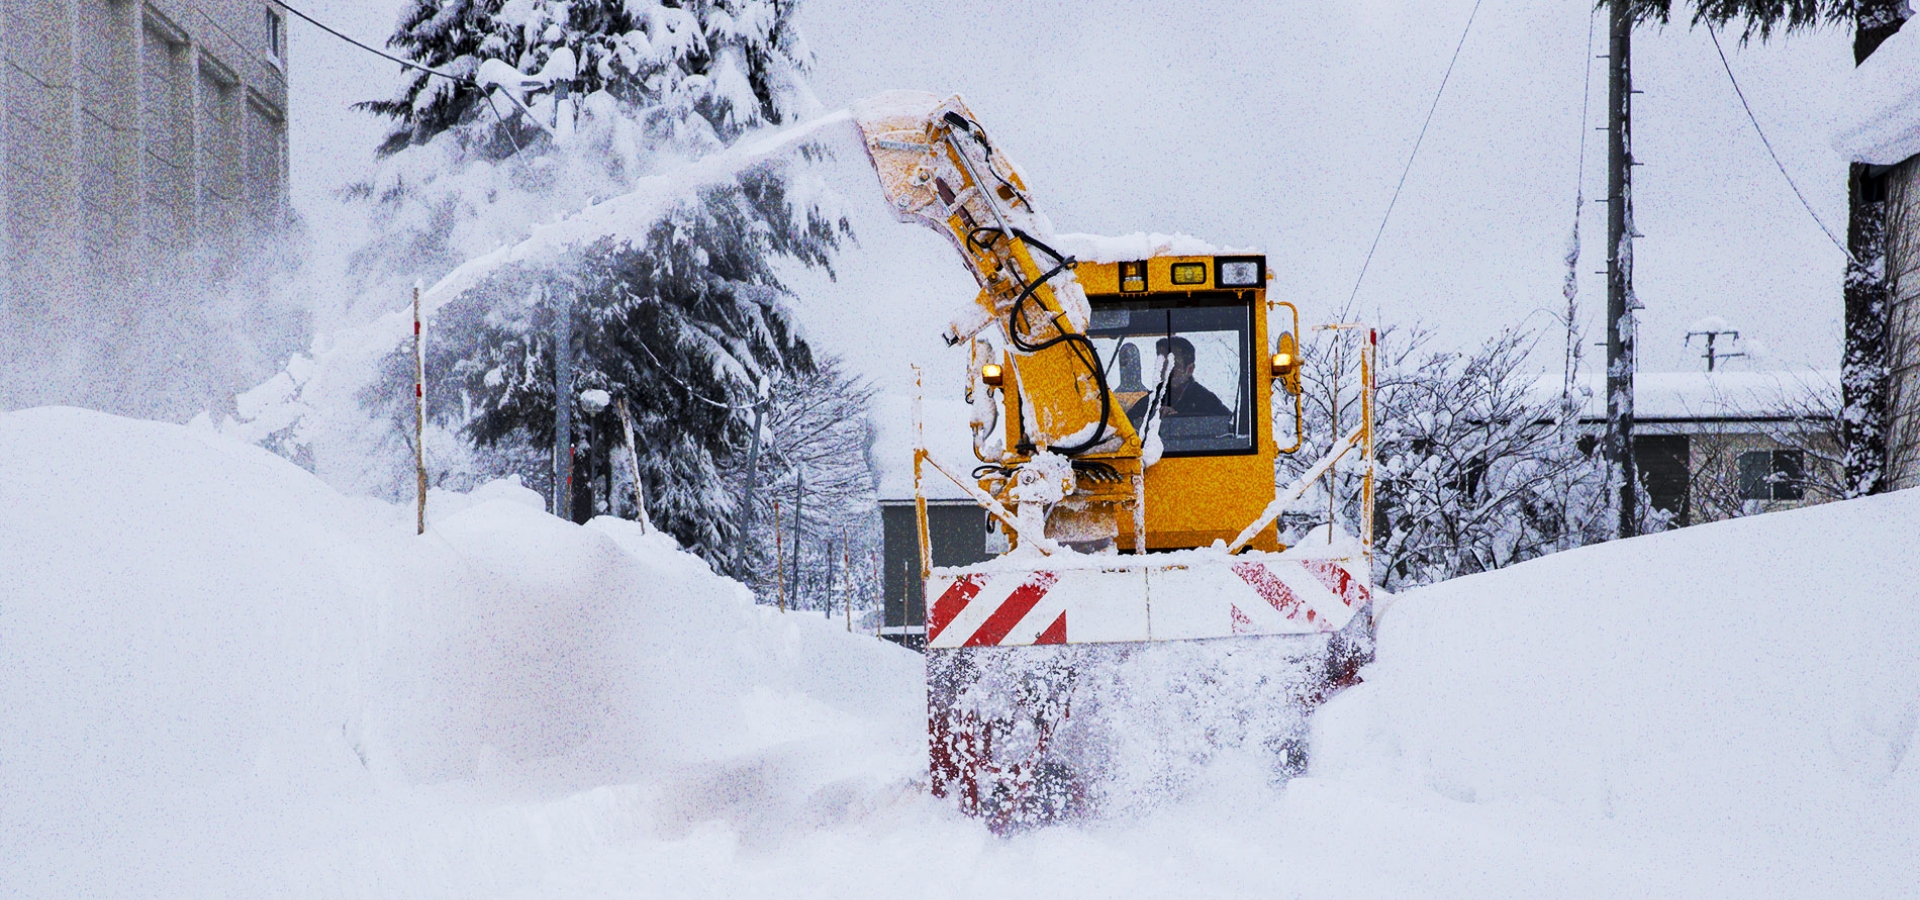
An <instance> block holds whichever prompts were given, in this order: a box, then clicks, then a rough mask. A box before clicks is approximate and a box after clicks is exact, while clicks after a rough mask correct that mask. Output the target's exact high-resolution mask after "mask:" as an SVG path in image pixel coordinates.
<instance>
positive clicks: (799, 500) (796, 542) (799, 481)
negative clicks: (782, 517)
mask: <svg viewBox="0 0 1920 900" xmlns="http://www.w3.org/2000/svg"><path fill="white" fill-rule="evenodd" d="M794 477H795V479H796V480H795V482H794V495H793V583H792V584H789V585H788V586H787V589H788V590H790V591H792V592H793V597H792V598H791V602H789V603H788V604H787V605H788V606H791V607H793V608H794V609H799V608H800V508H801V507H802V506H805V505H806V503H807V470H806V469H801V470H799V471H798V472H796V473H795V476H794Z"/></svg>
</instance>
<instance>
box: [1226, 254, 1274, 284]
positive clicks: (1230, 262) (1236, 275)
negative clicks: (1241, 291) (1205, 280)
mask: <svg viewBox="0 0 1920 900" xmlns="http://www.w3.org/2000/svg"><path fill="white" fill-rule="evenodd" d="M1264 262H1265V260H1263V259H1261V258H1259V257H1252V258H1248V257H1240V258H1238V259H1228V258H1221V259H1219V260H1216V264H1217V265H1218V266H1219V267H1220V286H1221V287H1259V286H1260V281H1261V277H1262V275H1263V274H1264V273H1263V272H1262V271H1261V270H1262V269H1264V268H1266V267H1265V266H1264V265H1263V263H1264Z"/></svg>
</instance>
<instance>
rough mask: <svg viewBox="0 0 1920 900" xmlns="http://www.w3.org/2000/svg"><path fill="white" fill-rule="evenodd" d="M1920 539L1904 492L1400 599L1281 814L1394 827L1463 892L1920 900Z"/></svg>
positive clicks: (1409, 849)
mask: <svg viewBox="0 0 1920 900" xmlns="http://www.w3.org/2000/svg"><path fill="white" fill-rule="evenodd" d="M1916 518H1920V493H1915V492H1905V493H1901V494H1896V495H1892V496H1884V497H1875V498H1870V499H1867V500H1862V501H1855V502H1850V503H1844V504H1831V505H1826V506H1818V507H1811V508H1807V509H1802V510H1798V511H1794V512H1787V513H1779V514H1774V515H1768V516H1761V517H1754V518H1746V519H1738V520H1733V521H1728V522H1723V523H1717V524H1713V525H1708V526H1701V527H1696V528H1688V529H1683V530H1680V531H1677V532H1671V533H1667V534H1662V535H1659V536H1656V537H1653V538H1646V539H1639V540H1633V541H1625V542H1620V543H1613V544H1606V545H1600V546H1595V547H1589V548H1585V549H1582V550H1576V551H1572V552H1569V553H1564V554H1560V555H1557V556H1551V557H1546V558H1543V559H1540V560H1536V561H1533V562H1529V563H1524V564H1522V565H1519V566H1515V567H1513V568H1510V569H1506V570H1503V571H1499V572H1493V573H1489V574H1485V575H1479V576H1474V577H1471V578H1462V579H1458V580H1456V581H1452V582H1447V583H1442V584H1439V585H1435V586H1433V587H1429V588H1426V589H1423V590H1420V591H1416V592H1413V593H1410V594H1406V595H1403V596H1402V597H1401V598H1400V600H1399V601H1398V603H1397V604H1396V605H1395V606H1394V608H1393V609H1392V611H1391V612H1390V613H1389V614H1388V615H1387V616H1386V618H1385V619H1384V622H1383V625H1382V629H1381V633H1380V640H1379V648H1378V650H1379V661H1378V662H1377V663H1375V664H1374V665H1372V666H1370V667H1369V668H1367V669H1366V670H1365V672H1364V673H1363V674H1364V677H1365V678H1366V682H1367V683H1366V684H1364V685H1362V686H1360V687H1358V688H1356V689H1354V690H1353V691H1350V692H1348V693H1347V694H1345V695H1343V696H1342V697H1340V698H1337V699H1336V700H1334V701H1333V702H1332V703H1331V704H1329V705H1328V706H1327V707H1326V708H1324V709H1323V710H1322V711H1321V712H1320V714H1319V715H1318V716H1317V717H1316V720H1315V741H1314V747H1313V750H1314V754H1315V759H1314V764H1313V771H1314V773H1315V775H1316V776H1320V778H1316V779H1314V781H1315V782H1316V783H1312V784H1308V783H1298V782H1297V783H1296V784H1295V785H1294V788H1293V790H1291V791H1290V792H1289V793H1290V796H1289V800H1290V802H1291V805H1292V806H1293V807H1294V808H1295V809H1296V810H1298V811H1303V812H1306V813H1307V815H1308V816H1309V817H1310V819H1311V820H1313V821H1318V822H1322V823H1326V824H1327V825H1328V827H1329V828H1333V829H1336V831H1335V832H1333V833H1340V832H1341V831H1344V830H1345V829H1346V828H1347V827H1350V825H1351V824H1352V822H1351V821H1350V820H1352V819H1354V818H1356V817H1363V816H1366V815H1372V814H1379V813H1380V812H1382V811H1381V810H1378V809H1376V812H1375V813H1366V812H1364V811H1363V810H1364V809H1365V808H1366V807H1367V806H1369V805H1377V804H1380V803H1383V802H1386V803H1392V804H1394V805H1398V806H1403V807H1406V808H1404V809H1401V810H1398V811H1395V812H1393V814H1392V815H1391V816H1390V818H1391V819H1393V820H1394V821H1392V822H1381V823H1380V824H1381V826H1383V827H1382V830H1381V831H1380V832H1378V833H1377V835H1378V836H1377V838H1376V842H1375V849H1376V850H1377V851H1378V853H1379V855H1380V856H1381V857H1382V858H1385V859H1389V860H1395V861H1396V862H1395V863H1394V864H1393V865H1391V866H1389V867H1388V871H1389V872H1391V871H1393V870H1395V869H1406V868H1409V867H1413V868H1417V869H1419V870H1420V871H1419V872H1418V875H1419V877H1420V878H1421V879H1422V880H1426V881H1428V882H1429V883H1432V882H1433V881H1434V880H1438V881H1440V882H1443V883H1447V884H1450V885H1451V886H1452V887H1453V890H1452V891H1447V892H1445V893H1453V894H1454V895H1456V896H1468V895H1471V894H1473V893H1474V892H1475V890H1477V889H1480V888H1489V887H1493V886H1494V885H1495V884H1497V883H1498V880H1497V879H1496V880H1495V881H1494V882H1493V883H1492V884H1490V883H1489V881H1488V879H1489V878H1491V877H1493V876H1492V874H1491V873H1489V872H1485V871H1481V872H1473V871H1471V870H1472V869H1473V868H1474V867H1475V866H1477V865H1482V864H1490V865H1506V866H1514V865H1521V866H1528V867H1532V868H1534V869H1535V875H1536V876H1538V877H1540V878H1541V881H1540V882H1539V884H1538V889H1537V890H1535V891H1532V894H1533V895H1536V896H1548V895H1559V894H1562V893H1593V894H1606V893H1608V891H1606V890H1597V889H1596V887H1595V886H1596V885H1611V886H1612V887H1613V888H1614V890H1612V891H1611V893H1612V894H1613V895H1621V894H1644V893H1653V894H1660V895H1665V896H1739V897H1771V896H1782V897H1790V896H1805V895H1807V894H1808V893H1810V892H1811V893H1819V894H1824V895H1830V896H1873V897H1886V896H1895V895H1897V894H1899V893H1900V892H1902V891H1906V890H1910V889H1911V885H1912V865H1913V861H1914V860H1915V859H1916V858H1920V753H1917V752H1916V748H1915V736H1916V735H1915V724H1916V720H1917V719H1920V657H1916V656H1915V654H1914V648H1915V647H1917V646H1920V605H1916V604H1915V603H1914V602H1913V599H1914V589H1913V584H1914V580H1915V575H1916V567H1915V565H1914V563H1913V561H1912V560H1913V557H1912V554H1911V548H1910V547H1909V544H1910V540H1909V537H1908V535H1909V534H1910V531H1911V524H1912V523H1913V522H1914V521H1915V520H1916ZM1321 778H1324V779H1326V781H1325V782H1324V783H1318V782H1320V779H1321ZM1324 804H1333V806H1331V807H1328V806H1325V805H1324ZM1336 810H1341V811H1336ZM1341 820H1349V821H1346V822H1342V821H1341ZM1422 820H1426V821H1425V822H1424V823H1423V822H1422ZM1448 821H1451V822H1453V823H1454V824H1455V825H1456V826H1458V827H1459V828H1461V829H1464V831H1463V832H1462V833H1459V834H1456V835H1454V836H1447V835H1443V834H1440V833H1438V832H1437V831H1436V830H1429V829H1430V826H1432V825H1438V824H1441V823H1444V822H1448ZM1302 827H1304V828H1306V829H1307V830H1311V829H1312V828H1313V825H1312V824H1311V822H1305V823H1302ZM1456 851H1458V852H1464V853H1465V854H1466V858H1465V859H1464V860H1462V861H1460V862H1446V863H1443V864H1440V865H1434V862H1435V861H1436V860H1440V859H1443V858H1445V857H1446V856H1447V855H1448V854H1450V853H1453V852H1456ZM1449 871H1451V874H1449ZM1816 886H1817V889H1816ZM1649 889H1651V890H1649Z"/></svg>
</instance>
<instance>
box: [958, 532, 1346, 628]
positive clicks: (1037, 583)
mask: <svg viewBox="0 0 1920 900" xmlns="http://www.w3.org/2000/svg"><path fill="white" fill-rule="evenodd" d="M1364 567H1365V562H1364V561H1361V560H1319V559H1307V560H1300V559H1286V558H1283V557H1277V556H1272V555H1252V554H1249V555H1246V556H1240V557H1235V558H1233V559H1232V560H1230V561H1223V562H1221V563H1218V564H1200V565H1185V566H1115V567H1113V568H1102V569H1060V570H1053V571H1045V570H1038V571H1035V570H1029V571H1018V570H1009V571H995V570H994V568H992V567H980V568H976V569H942V570H940V571H938V572H936V573H934V576H933V578H932V579H930V580H929V581H928V582H927V596H929V597H932V598H933V603H932V606H931V608H930V609H928V611H927V612H928V615H927V646H929V647H934V648H953V647H1016V646H1024V645H1028V644H1100V643H1110V642H1116V641H1173V640H1193V639H1197V638H1213V637H1231V636H1233V635H1241V634H1249V635H1251V634H1312V633H1315V632H1323V631H1338V630H1340V629H1341V628H1344V627H1346V625H1347V623H1348V622H1349V621H1352V619H1353V616H1354V613H1355V612H1357V611H1358V610H1359V609H1360V608H1361V607H1363V606H1365V605H1366V604H1367V602H1368V601H1369V600H1370V599H1372V591H1371V590H1369V589H1368V586H1367V579H1366V578H1365V576H1364V574H1363V573H1364V571H1365V568H1364Z"/></svg>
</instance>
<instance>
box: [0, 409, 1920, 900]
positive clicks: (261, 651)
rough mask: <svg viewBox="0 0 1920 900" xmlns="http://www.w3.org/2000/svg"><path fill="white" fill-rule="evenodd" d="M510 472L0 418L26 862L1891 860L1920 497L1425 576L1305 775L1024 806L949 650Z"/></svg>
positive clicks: (359, 867) (1194, 887)
mask: <svg viewBox="0 0 1920 900" xmlns="http://www.w3.org/2000/svg"><path fill="white" fill-rule="evenodd" d="M538 507H539V503H538V500H537V498H535V497H533V496H532V495H531V493H530V492H527V491H525V490H524V489H521V488H518V487H517V486H514V485H509V484H501V483H496V484H494V485H490V486H487V487H485V488H482V489H480V490H478V491H476V492H475V493H473V494H471V495H461V496H455V495H436V496H435V497H434V498H433V501H432V505H431V509H432V521H431V523H430V526H429V529H428V533H427V534H426V535H425V536H415V535H414V534H413V533H412V511H411V510H410V509H407V508H405V507H395V506H390V505H386V504H382V503H377V502H373V501H369V500H360V499H352V498H347V497H343V496H341V495H340V494H338V493H336V492H334V491H332V490H331V489H330V488H327V487H326V486H324V485H323V484H322V483H321V482H319V481H318V480H317V479H315V478H313V477H312V476H310V475H308V474H307V473H305V472H303V471H301V470H300V469H298V468H296V467H294V466H292V465H291V464H289V463H287V462H285V461H283V460H280V459H279V458H277V457H274V456H272V455H270V454H268V453H266V452H264V451H262V450H259V449H257V448H253V447H249V446H245V445H242V444H239V443H236V442H232V441H230V440H229V439H227V438H222V437H218V436H216V435H213V434H211V433H206V432H204V431H199V432H196V431H193V430H190V429H186V428H181V427H176V426H170V425H159V424H153V423H145V422H136V421H131V420H126V419H119V418H114V417H110V416H106V415H102V414H98V413H91V412H83V411H79V410H72V409H40V410H28V411H23V412H15V413H8V414H4V415H0V535H5V536H6V544H7V550H8V552H7V553H6V554H4V555H0V762H3V764H0V885H4V887H5V891H4V892H5V893H7V894H8V895H17V896H27V897H67V896H90V897H114V896H139V897H174V896H193V897H204V896H275V895H292V896H303V897H306V896H406V897H441V896H444V897H463V898H465V897H493V896H498V897H549V896H551V897H563V896H564V897H579V896H615V897H628V896H632V897H682V896H727V897H736V896H745V897H835V898H841V897H901V896H914V897H917V896H932V897H993V898H1007V897H1039V896H1046V897H1095V896H1098V897H1148V896H1153V897H1159V896H1260V897H1271V896H1283V897H1284V896H1298V897H1362V896H1365V897H1380V896H1394V897H1422V896H1428V897H1468V896H1471V897H1539V896H1571V897H1614V896H1621V895H1656V894H1657V895H1664V896H1688V897H1695V896H1707V897H1711V896H1728V897H1736V896H1737V897H1775V896H1778V897H1788V896H1807V895H1836V896H1851V897H1895V896H1902V895H1904V894H1907V893H1909V892H1910V888H1911V883H1912V879H1911V871H1910V870H1911V867H1912V861H1913V860H1914V859H1916V858H1920V754H1916V753H1915V752H1914V750H1915V748H1914V743H1915V726H1916V720H1917V719H1920V661H1916V658H1915V654H1914V653H1913V648H1914V647H1915V646H1920V605H1916V604H1914V603H1913V597H1914V591H1913V589H1912V588H1911V586H1910V585H1911V584H1912V582H1913V581H1914V577H1913V576H1914V573H1915V570H1916V565H1915V564H1914V563H1913V562H1912V561H1911V555H1910V554H1909V553H1907V552H1906V551H1907V548H1906V546H1905V544H1906V533H1907V532H1908V530H1909V529H1908V524H1909V523H1911V522H1913V521H1914V520H1915V519H1916V517H1920V494H1915V493H1911V492H1909V493H1903V494H1896V495H1892V496H1888V497H1880V498H1873V499H1869V500H1865V501H1857V502H1852V503H1846V504H1832V505H1827V506H1822V507H1814V508H1809V509H1804V510H1800V511H1795V512H1788V513H1775V514H1771V515H1768V516H1763V517H1755V518H1749V519H1740V520H1735V521H1731V522H1725V523H1718V524H1714V525H1707V526H1700V527H1696V528H1692V529H1687V530H1685V531H1682V532H1678V533H1675V534H1669V535H1661V536H1655V537H1651V538H1643V539H1638V540H1635V541H1631V542H1626V543H1621V544H1614V545H1608V546H1601V547H1594V548H1588V549H1585V550H1579V551H1574V552H1571V553H1566V554H1561V555H1558V556H1555V557H1549V558H1546V559H1542V560H1537V561H1534V562H1530V563H1527V564H1524V565H1521V566H1517V567H1514V568H1512V569H1508V570H1505V571H1501V572H1496V573H1492V574H1488V575H1483V576H1476V577H1473V578H1466V579H1460V580H1457V581H1454V582H1449V583H1446V584H1442V585H1438V586H1435V587H1432V588H1429V589H1425V590H1421V591H1416V592H1413V593H1410V594H1407V595H1404V596H1402V597H1401V598H1400V599H1399V600H1398V601H1397V602H1396V604H1395V605H1394V606H1393V607H1392V608H1391V609H1390V610H1389V611H1388V612H1387V613H1386V614H1385V618H1384V625H1383V630H1382V634H1381V641H1380V660H1379V662H1377V663H1376V664H1374V665H1373V666H1372V667H1370V668H1369V669H1368V670H1367V671H1366V673H1365V674H1366V678H1367V682H1366V683H1365V684H1363V685H1361V686H1360V687H1358V688H1356V689H1353V690H1351V691H1349V692H1347V693H1346V694H1344V695H1342V696H1341V697H1339V698H1337V699H1335V700H1334V701H1333V702H1332V703H1331V704H1330V705H1328V706H1327V707H1325V708H1323V709H1322V710H1321V712H1320V713H1319V714H1318V715H1317V716H1316V717H1315V721H1314V746H1313V753H1314V762H1313V766H1312V769H1311V771H1310V774H1309V775H1308V776H1307V777H1302V778H1297V779H1294V780H1293V781H1291V782H1288V783H1286V784H1284V785H1276V784H1273V783H1271V782H1270V778H1269V775H1268V770H1267V769H1266V767H1265V766H1264V764H1263V762H1262V761H1261V760H1259V759H1257V758H1253V757H1249V756H1245V755H1234V754H1221V755H1219V756H1218V758H1217V759H1216V761H1215V762H1214V763H1213V764H1212V765H1211V766H1210V767H1208V768H1206V769H1204V770H1201V771H1199V772H1196V773H1193V774H1194V779H1193V782H1192V784H1191V786H1190V788H1189V790H1188V791H1187V793H1186V794H1185V795H1184V796H1183V797H1181V798H1179V799H1177V800H1174V801H1171V802H1169V803H1166V804H1163V805H1161V806H1159V807H1158V808H1155V809H1150V810H1148V811H1145V812H1141V813H1137V814H1130V815H1128V816H1126V817H1121V818H1114V819H1110V820H1106V821H1100V822H1093V823H1085V824H1080V825H1073V826H1063V827H1055V828H1048V829H1042V830H1039V831H1034V832H1029V833H1025V834H1021V835H1017V836H1014V837H1011V838H1005V839H1003V838H996V837H993V836H991V835H990V834H988V833H987V832H986V830H985V829H984V828H982V827H981V826H979V825H978V824H977V823H974V822H972V821H969V820H966V819H964V818H961V817H959V816H958V815H956V814H955V813H953V812H952V811H951V810H949V809H948V808H947V807H946V806H944V805H943V804H942V803H940V802H937V801H935V800H932V799H930V798H927V797H926V796H924V795H923V794H922V793H921V787H920V782H921V780H922V777H923V775H922V773H923V765H924V762H923V760H922V757H921V754H922V743H921V742H922V740H923V738H922V727H923V726H922V718H921V709H920V705H921V702H922V700H921V697H922V694H921V688H920V662H919V657H917V656H915V655H913V654H911V653H909V652H906V651H903V650H900V649H898V648H895V647H892V646H891V645H888V644H885V643H882V642H879V641H877V640H874V639H873V638H871V637H867V636H864V635H848V634H846V633H845V632H844V631H842V630H840V628H839V627H838V626H836V625H834V624H831V623H828V622H826V621H824V620H822V619H818V618H815V617H813V616H811V615H805V614H793V615H782V614H779V613H777V612H774V611H772V610H770V609H767V608H764V607H755V606H753V605H752V604H751V602H750V599H749V598H748V597H747V596H746V595H745V593H744V592H743V591H742V590H740V589H739V588H738V587H737V586H735V585H733V584H732V583H730V582H728V581H725V580H723V579H720V578H717V577H715V576H713V575H712V574H711V573H710V572H708V571H707V570H706V568H705V566H704V565H702V564H701V563H699V562H698V561H696V560H694V559H692V558H691V557H688V556H686V555H684V554H681V553H679V552H677V551H676V550H674V549H673V548H672V547H671V546H669V545H668V544H667V543H666V542H665V541H663V540H662V539H660V538H658V537H657V536H647V535H642V534H639V533H637V532H636V531H635V530H634V529H633V527H632V526H630V525H628V524H625V523H619V522H612V521H608V520H598V521H596V522H594V523H591V524H589V525H587V526H584V527H581V526H574V525H571V524H568V523H565V522H561V521H558V520H556V519H553V518H552V517H549V516H546V515H545V514H544V513H542V512H540V511H539V508H538Z"/></svg>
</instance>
